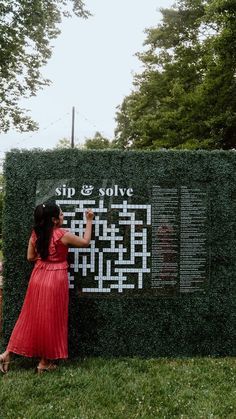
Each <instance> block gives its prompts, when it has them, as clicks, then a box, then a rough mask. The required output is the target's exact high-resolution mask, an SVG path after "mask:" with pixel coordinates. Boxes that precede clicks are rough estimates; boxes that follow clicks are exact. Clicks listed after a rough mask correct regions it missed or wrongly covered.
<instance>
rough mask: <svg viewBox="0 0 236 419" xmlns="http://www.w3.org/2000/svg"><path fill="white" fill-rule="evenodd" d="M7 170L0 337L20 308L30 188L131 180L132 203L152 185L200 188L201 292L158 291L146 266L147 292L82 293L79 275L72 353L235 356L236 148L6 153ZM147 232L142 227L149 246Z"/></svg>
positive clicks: (32, 197)
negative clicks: (203, 211)
mask: <svg viewBox="0 0 236 419" xmlns="http://www.w3.org/2000/svg"><path fill="white" fill-rule="evenodd" d="M5 177H6V197H5V213H4V217H3V240H4V248H3V252H4V306H3V337H4V342H3V344H6V342H7V340H8V339H9V336H10V333H11V331H12V328H13V326H14V323H15V321H16V318H17V316H18V314H19V311H20V309H21V306H22V302H23V299H24V296H25V291H26V288H27V284H28V280H29V275H30V272H31V269H32V265H31V264H30V263H28V262H27V261H26V249H27V243H28V238H29V234H30V231H31V226H32V220H33V209H34V207H35V203H36V189H37V185H38V184H39V182H40V181H41V182H44V180H55V179H72V180H73V179H74V181H75V184H78V185H82V184H87V185H90V184H91V183H92V184H93V185H95V186H96V185H97V186H99V185H100V186H104V185H105V186H107V185H110V184H112V185H113V186H114V184H117V185H121V186H124V187H126V188H128V187H133V188H134V190H135V191H138V197H136V198H135V197H134V198H129V201H132V199H134V201H132V202H135V203H136V204H137V203H138V202H139V200H140V202H141V204H143V203H148V204H152V199H153V198H152V195H151V191H152V187H153V185H161V187H162V188H181V186H185V187H187V188H200V189H202V190H204V191H207V226H206V230H207V244H206V245H207V254H208V256H207V258H208V259H207V260H208V262H209V263H208V268H207V273H206V281H205V285H204V290H201V291H200V292H187V293H181V292H179V289H178V286H177V287H175V288H173V289H172V291H171V292H163V293H162V292H158V290H155V289H152V288H151V286H150V284H151V279H150V278H151V273H150V274H146V276H145V278H146V279H145V281H146V282H145V283H144V284H146V285H145V286H144V288H145V287H146V291H147V292H143V290H141V291H140V290H137V292H136V291H134V292H131V291H128V292H124V293H118V292H115V291H113V292H112V293H110V295H109V296H108V295H103V294H99V295H97V294H95V293H91V294H89V293H88V294H84V293H81V285H80V278H79V277H76V278H75V282H74V289H71V290H70V318H69V348H70V354H71V356H78V355H79V356H88V355H93V356H97V355H99V356H143V357H153V356H193V355H201V356H203V355H212V356H214V355H220V356H222V355H235V354H236V350H235V342H236V333H235V324H236V322H235V320H236V315H235V308H236V307H235V306H236V303H235V301H236V299H235V297H236V280H235V276H236V262H235V261H236V258H235V255H236V241H235V231H236V223H235V214H236V153H234V152H233V151H232V152H223V151H222V152H221V151H216V152H211V153H208V152H204V151H198V152H189V151H174V152H173V151H168V152H167V151H162V152H121V151H109V150H107V151H80V150H76V149H73V150H72V149H71V150H67V149H64V150H55V151H40V150H34V151H12V152H10V153H8V154H7V157H6V162H5ZM76 182H77V183H76ZM135 199H136V201H135ZM112 202H116V201H115V198H114V199H113V201H112ZM124 232H125V230H124ZM124 234H125V233H124ZM152 237H153V236H152V227H149V230H148V246H149V251H150V252H151V253H152V243H151V242H152ZM101 249H102V248H101ZM152 256H153V255H151V257H150V258H149V265H148V266H149V268H150V270H152ZM137 266H139V262H137ZM81 280H82V278H81ZM170 288H171V287H170ZM144 291H145V289H144Z"/></svg>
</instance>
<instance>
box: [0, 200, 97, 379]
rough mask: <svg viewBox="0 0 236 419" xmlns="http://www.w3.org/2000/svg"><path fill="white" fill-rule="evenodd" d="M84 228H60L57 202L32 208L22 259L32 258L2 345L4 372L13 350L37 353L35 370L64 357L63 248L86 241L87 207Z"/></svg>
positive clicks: (90, 213) (89, 220) (89, 225)
mask: <svg viewBox="0 0 236 419" xmlns="http://www.w3.org/2000/svg"><path fill="white" fill-rule="evenodd" d="M85 215H86V228H85V232H84V235H83V237H78V236H76V235H75V234H72V233H70V232H69V231H68V230H66V229H64V228H61V226H62V224H63V213H62V211H61V209H60V208H59V207H58V206H57V205H56V204H41V205H38V206H37V207H36V208H35V212H34V228H33V232H32V234H31V237H30V239H29V244H28V251H27V259H28V260H29V261H35V265H34V269H33V271H32V274H31V277H30V281H29V285H28V289H27V292H26V296H25V300H24V303H23V307H22V310H21V313H20V315H19V318H18V320H17V322H16V325H15V327H14V329H13V332H12V334H11V337H10V340H9V342H8V346H7V349H6V351H5V352H4V353H2V354H1V355H0V371H1V372H2V373H7V371H8V368H9V363H10V357H11V354H12V353H15V354H19V355H23V356H26V357H39V358H40V361H39V364H38V366H37V372H38V373H41V372H45V371H50V370H53V369H55V368H56V365H55V364H54V363H53V360H55V359H65V358H67V357H68V348H67V334H68V298H69V297H68V296H69V292H68V275H67V268H68V264H67V255H68V247H69V246H70V247H87V246H89V244H90V240H91V232H92V222H93V217H94V214H93V211H92V210H91V209H88V210H87V211H86V214H85Z"/></svg>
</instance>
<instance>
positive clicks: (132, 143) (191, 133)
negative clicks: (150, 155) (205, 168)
mask: <svg viewBox="0 0 236 419" xmlns="http://www.w3.org/2000/svg"><path fill="white" fill-rule="evenodd" d="M161 12H162V15H163V19H162V23H161V24H160V25H158V26H157V27H156V28H151V29H147V30H146V34H147V38H146V41H145V45H147V46H148V50H147V51H145V52H144V53H141V54H138V56H139V58H140V60H141V61H142V62H143V64H144V66H145V70H144V72H143V73H142V74H140V75H136V77H135V80H134V87H135V89H134V90H133V92H132V93H131V94H130V95H129V96H127V97H126V98H125V99H124V101H123V103H122V105H121V106H120V109H119V111H118V113H117V128H116V145H117V146H118V147H119V148H123V149H126V148H136V149H139V148H149V149H156V148H163V147H164V148H190V149H198V148H205V149H210V150H211V149H214V148H223V149H231V148H233V147H235V145H236V72H235V70H236V42H235V39H236V20H235V1H232V0H231V1H228V0H208V1H207V0H191V1H190V0H179V1H178V2H177V5H176V6H174V7H173V8H171V9H162V10H161Z"/></svg>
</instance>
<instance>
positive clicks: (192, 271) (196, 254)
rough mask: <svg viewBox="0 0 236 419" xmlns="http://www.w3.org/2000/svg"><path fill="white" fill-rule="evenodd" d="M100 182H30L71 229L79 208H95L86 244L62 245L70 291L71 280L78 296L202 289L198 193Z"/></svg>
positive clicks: (203, 225)
mask: <svg viewBox="0 0 236 419" xmlns="http://www.w3.org/2000/svg"><path fill="white" fill-rule="evenodd" d="M102 184H103V185H106V186H107V181H105V180H104V181H103V182H102ZM106 186H105V187H102V188H97V191H96V188H95V187H94V185H93V183H92V182H90V183H89V184H85V183H83V182H82V183H79V184H78V183H77V182H76V180H75V179H69V180H68V179H66V180H65V179H61V180H53V181H52V180H44V181H40V182H38V184H37V203H41V202H46V201H48V200H49V201H50V200H55V201H56V203H57V204H58V205H59V206H60V207H61V209H62V211H63V214H64V225H63V227H65V228H67V229H68V230H69V231H71V232H72V233H74V234H77V235H79V236H81V237H82V236H83V234H84V230H85V225H86V218H85V210H86V209H87V208H92V209H93V211H94V214H95V216H94V220H93V235H92V240H91V244H90V246H89V248H80V249H78V248H70V249H69V256H70V257H69V275H68V276H69V287H70V289H74V288H75V285H76V286H77V287H78V288H79V291H80V293H81V294H83V295H91V294H97V295H115V294H118V295H138V294H149V295H176V294H179V293H194V292H195V293H196V292H205V291H206V289H207V283H208V277H209V255H208V252H207V193H206V191H204V190H201V189H199V188H195V189H190V188H186V187H180V188H176V187H175V188H174V187H173V188H165V187H163V186H160V185H159V186H158V185H154V186H153V187H152V188H151V189H150V191H148V194H147V195H146V197H143V196H139V191H138V190H137V189H136V188H135V187H132V188H131V187H130V185H129V187H124V185H123V187H122V188H120V187H119V185H117V184H116V183H115V182H114V181H113V182H112V183H110V186H109V187H106ZM119 193H120V194H122V195H123V196H120V194H119ZM114 195H115V196H114ZM124 195H126V196H124Z"/></svg>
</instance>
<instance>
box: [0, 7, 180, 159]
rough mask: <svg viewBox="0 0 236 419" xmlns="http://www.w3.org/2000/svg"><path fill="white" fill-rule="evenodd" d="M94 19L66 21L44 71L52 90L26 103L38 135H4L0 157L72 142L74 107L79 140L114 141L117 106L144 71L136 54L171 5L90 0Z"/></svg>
mask: <svg viewBox="0 0 236 419" xmlns="http://www.w3.org/2000/svg"><path fill="white" fill-rule="evenodd" d="M85 3H86V4H87V7H88V9H89V10H90V11H91V12H92V13H93V16H92V17H90V18H89V19H88V20H82V19H78V18H76V17H74V18H72V19H65V20H63V22H62V25H61V30H62V33H61V35H60V36H59V38H57V40H55V41H54V51H53V55H52V58H51V59H50V61H49V62H48V64H47V66H46V67H45V68H44V69H43V74H44V76H45V77H47V78H49V79H50V80H51V82H52V83H51V85H50V86H49V87H45V88H44V90H42V91H40V92H38V94H37V96H36V97H34V98H32V99H28V100H25V101H23V102H22V104H23V106H24V107H25V108H27V109H29V111H30V115H31V116H32V117H33V118H34V119H35V120H36V121H37V122H38V123H39V127H40V128H39V131H38V132H36V133H32V132H31V133H23V134H20V133H18V132H16V131H11V132H9V133H8V134H1V135H0V153H1V154H0V157H3V155H4V152H5V151H8V150H10V149H11V148H27V149H29V148H34V147H36V148H38V147H41V148H53V147H55V145H56V144H57V142H58V141H59V139H61V138H64V137H66V138H70V135H71V113H72V106H75V108H76V120H75V138H76V142H79V143H81V144H83V143H84V139H85V138H87V137H91V136H93V135H94V133H95V132H96V131H100V132H101V133H102V134H103V135H104V136H106V137H108V138H110V139H111V138H113V134H114V128H115V120H114V118H115V113H116V107H117V106H118V105H120V104H121V103H122V100H123V98H124V97H125V96H126V95H128V94H129V93H130V92H131V90H132V80H133V74H134V73H136V72H138V71H141V63H140V62H139V60H138V59H137V57H135V53H136V52H139V51H142V50H143V46H142V45H143V42H144V40H145V34H144V29H145V28H150V27H152V26H156V25H157V24H158V23H159V22H160V20H161V14H160V13H159V9H160V8H162V7H164V8H165V7H170V6H171V5H172V4H173V1H172V0H159V1H157V0H86V1H85Z"/></svg>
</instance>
